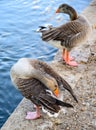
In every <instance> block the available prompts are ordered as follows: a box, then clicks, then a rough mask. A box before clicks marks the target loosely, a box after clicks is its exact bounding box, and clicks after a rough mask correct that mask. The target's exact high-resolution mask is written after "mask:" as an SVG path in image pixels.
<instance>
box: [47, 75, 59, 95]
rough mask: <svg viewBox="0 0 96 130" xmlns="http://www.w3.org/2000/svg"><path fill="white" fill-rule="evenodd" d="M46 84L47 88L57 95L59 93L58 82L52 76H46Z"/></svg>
mask: <svg viewBox="0 0 96 130" xmlns="http://www.w3.org/2000/svg"><path fill="white" fill-rule="evenodd" d="M46 81H47V82H46V86H48V88H49V89H50V90H51V91H52V93H53V94H54V95H55V96H56V97H58V94H59V89H58V84H57V82H56V80H55V79H54V78H52V77H51V78H48V77H47V80H46Z"/></svg>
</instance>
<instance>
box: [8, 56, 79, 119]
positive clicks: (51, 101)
mask: <svg viewBox="0 0 96 130" xmlns="http://www.w3.org/2000/svg"><path fill="white" fill-rule="evenodd" d="M10 76H11V80H12V82H13V84H14V86H15V87H16V88H17V89H19V91H20V92H21V93H22V95H23V96H24V97H26V98H27V99H29V100H31V101H32V102H33V103H34V104H35V105H36V112H28V113H27V116H26V119H36V118H39V117H40V116H41V115H40V108H39V107H40V106H41V107H44V108H45V109H47V110H49V111H50V112H52V113H58V112H59V110H60V109H61V107H60V106H62V107H73V106H72V105H71V104H69V103H65V102H63V101H60V100H59V98H58V95H59V91H58V89H59V87H60V86H63V88H65V89H66V90H68V91H69V92H70V94H71V95H72V96H73V98H74V100H75V101H76V102H78V100H77V98H76V96H75V94H74V92H73V90H72V88H71V86H70V85H69V84H68V83H67V82H66V81H65V80H64V79H63V78H62V77H61V76H60V75H59V74H57V73H56V72H55V71H54V70H53V69H52V68H51V67H50V66H49V65H48V64H46V63H44V62H42V61H39V60H33V59H28V58H21V59H20V60H19V61H18V62H17V63H16V64H14V65H13V66H12V68H11V70H10Z"/></svg>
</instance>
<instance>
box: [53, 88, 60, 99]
mask: <svg viewBox="0 0 96 130" xmlns="http://www.w3.org/2000/svg"><path fill="white" fill-rule="evenodd" d="M54 95H55V96H56V97H58V95H59V89H58V87H57V88H56V89H55V90H54Z"/></svg>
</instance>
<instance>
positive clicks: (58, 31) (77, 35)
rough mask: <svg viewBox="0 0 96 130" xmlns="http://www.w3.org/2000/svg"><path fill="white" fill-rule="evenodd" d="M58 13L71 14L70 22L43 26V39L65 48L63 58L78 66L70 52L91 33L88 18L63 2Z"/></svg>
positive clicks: (41, 29) (69, 63)
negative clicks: (47, 26) (56, 25)
mask: <svg viewBox="0 0 96 130" xmlns="http://www.w3.org/2000/svg"><path fill="white" fill-rule="evenodd" d="M56 13H66V14H68V15H69V16H70V20H71V21H69V22H67V23H65V24H63V25H61V26H59V27H53V28H52V27H51V28H50V27H49V28H47V29H46V28H43V27H42V26H41V28H40V32H41V33H42V36H41V38H42V40H44V41H46V42H49V43H50V44H52V45H54V46H56V47H57V48H63V53H62V55H63V60H64V61H65V62H66V64H68V65H70V66H78V64H77V62H76V61H74V58H72V57H70V55H69V52H70V51H71V49H72V48H73V47H75V46H77V45H78V44H81V43H82V42H84V41H86V40H87V38H88V36H89V34H90V33H91V29H92V27H91V26H90V24H89V22H88V20H87V18H85V17H84V16H81V15H80V16H78V15H77V12H76V11H75V9H74V8H72V7H71V6H69V5H67V4H62V5H60V6H59V8H58V9H57V10H56Z"/></svg>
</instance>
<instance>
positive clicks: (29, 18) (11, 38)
mask: <svg viewBox="0 0 96 130" xmlns="http://www.w3.org/2000/svg"><path fill="white" fill-rule="evenodd" d="M90 1H91V0H87V1H85V0H80V1H77V0H63V2H66V3H68V4H70V5H72V6H73V7H74V8H75V9H76V10H77V12H78V13H80V12H81V11H82V10H83V9H84V8H85V7H86V6H87V5H88V4H89V3H90ZM61 3H62V0H50V1H44V0H27V1H26V0H8V1H7V0H0V127H1V126H2V125H3V124H4V122H5V121H6V120H7V118H8V117H9V116H10V115H11V113H12V112H13V110H14V109H15V108H16V106H17V105H18V103H19V102H20V101H21V99H22V96H21V94H20V93H19V92H18V90H16V89H15V88H14V87H13V85H12V83H11V80H10V68H11V66H12V65H13V64H14V63H15V62H16V61H17V60H18V59H19V58H21V57H31V58H33V59H40V60H43V61H46V62H50V61H51V60H52V59H53V57H54V55H55V53H56V51H57V49H56V48H53V47H52V46H50V45H48V44H46V43H44V42H42V40H41V38H40V35H39V34H38V33H36V32H35V30H36V29H37V28H38V26H39V25H47V24H53V25H54V26H57V25H60V24H61V23H63V22H64V21H66V20H67V19H68V17H67V16H66V17H65V16H62V14H59V15H56V14H55V13H54V12H55V10H56V8H57V7H58V5H60V4H61Z"/></svg>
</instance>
